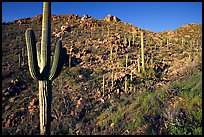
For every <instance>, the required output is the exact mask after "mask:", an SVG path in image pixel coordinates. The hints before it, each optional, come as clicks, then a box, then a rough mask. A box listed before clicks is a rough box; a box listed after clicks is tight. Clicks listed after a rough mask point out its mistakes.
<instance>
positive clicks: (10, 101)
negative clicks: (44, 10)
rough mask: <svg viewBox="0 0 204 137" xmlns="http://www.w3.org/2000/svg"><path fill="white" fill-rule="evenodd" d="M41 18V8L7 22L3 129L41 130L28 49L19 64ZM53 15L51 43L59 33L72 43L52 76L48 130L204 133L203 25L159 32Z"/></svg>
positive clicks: (65, 42) (107, 20)
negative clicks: (30, 15)
mask: <svg viewBox="0 0 204 137" xmlns="http://www.w3.org/2000/svg"><path fill="white" fill-rule="evenodd" d="M19 22H21V24H20V25H19ZM41 23H42V15H37V16H36V17H34V18H28V19H20V21H19V20H16V21H13V22H9V23H2V131H3V134H11V135H24V134H26V135H27V134H28V135H38V134H39V133H40V124H39V116H38V115H39V106H38V105H39V101H38V96H39V95H38V92H37V91H38V83H37V82H36V81H35V80H32V79H31V77H30V74H29V69H28V57H27V53H24V65H21V68H20V69H19V67H18V66H19V58H18V57H19V53H20V52H21V51H22V48H24V49H25V46H26V43H25V37H24V33H25V31H26V29H27V28H29V27H31V28H33V29H34V31H35V34H36V41H40V36H41V31H42V30H41ZM51 23H52V30H51V34H52V37H51V44H52V45H51V49H52V50H54V44H55V43H56V40H57V37H58V36H59V37H58V38H60V37H62V45H63V47H64V48H66V49H67V57H66V62H65V65H64V67H63V68H62V72H61V74H60V75H59V77H58V78H57V79H56V80H55V81H53V82H52V87H53V89H52V91H53V95H52V96H53V101H52V110H51V114H52V119H51V134H54V135H81V134H82V135H89V134H91V135H101V134H110V135H115V134H116V135H117V134H118V135H202V25H199V24H186V25H184V26H181V27H180V28H178V29H176V30H174V31H164V32H160V33H154V32H151V31H147V30H142V29H140V28H138V27H135V26H132V25H131V24H127V23H124V22H122V21H120V20H115V21H114V20H110V18H109V17H106V18H104V19H101V20H97V19H94V18H92V17H89V16H84V17H79V16H78V15H74V14H66V15H61V16H56V15H52V22H51ZM62 26H64V27H63V30H61V27H62ZM14 28H15V29H14ZM133 32H134V33H133ZM141 32H143V42H142V41H141V36H140V34H141ZM169 33H171V34H172V35H169ZM141 43H143V47H142V48H141ZM19 45H21V48H19V47H20V46H19ZM11 49H12V50H11ZM8 53H9V54H8ZM141 53H142V54H141ZM70 55H71V58H70ZM51 56H52V58H53V55H51ZM142 56H143V57H142ZM21 64H22V62H21ZM143 67H145V73H143V72H144V69H143Z"/></svg>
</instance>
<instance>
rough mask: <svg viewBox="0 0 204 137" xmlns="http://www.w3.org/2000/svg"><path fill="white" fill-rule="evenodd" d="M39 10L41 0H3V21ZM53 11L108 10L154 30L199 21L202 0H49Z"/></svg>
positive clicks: (95, 15)
mask: <svg viewBox="0 0 204 137" xmlns="http://www.w3.org/2000/svg"><path fill="white" fill-rule="evenodd" d="M37 14H42V2H2V22H9V21H12V20H17V19H20V18H24V17H31V18H33V17H35V16H36V15H37ZM52 14H57V15H61V14H77V15H79V16H83V15H84V14H88V15H89V16H92V17H93V18H96V19H102V18H104V17H106V16H107V15H108V14H112V15H114V16H117V17H118V18H120V19H121V20H122V21H123V22H127V23H129V24H132V25H134V26H137V27H140V28H141V29H149V30H151V31H154V32H161V31H165V30H174V29H177V28H178V27H180V26H182V25H184V24H189V23H197V24H202V2H52Z"/></svg>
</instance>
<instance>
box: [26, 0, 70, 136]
mask: <svg viewBox="0 0 204 137" xmlns="http://www.w3.org/2000/svg"><path fill="white" fill-rule="evenodd" d="M25 38H26V45H27V54H28V66H29V71H30V74H31V76H32V78H34V79H37V80H38V81H39V106H40V134H41V135H49V134H50V124H51V100H52V81H53V80H54V79H55V78H57V77H58V76H59V74H60V71H61V69H62V67H63V64H64V57H65V54H66V49H65V48H62V42H61V40H58V41H57V43H56V47H55V53H54V58H53V64H52V66H51V67H50V63H51V57H50V56H51V39H50V38H51V3H50V2H44V3H43V20H42V39H41V43H37V44H36V40H35V34H34V31H33V29H32V28H28V29H27V30H26V32H25ZM36 49H37V52H36ZM38 67H39V68H40V69H39V68H38Z"/></svg>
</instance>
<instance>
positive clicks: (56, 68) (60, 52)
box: [49, 40, 66, 81]
mask: <svg viewBox="0 0 204 137" xmlns="http://www.w3.org/2000/svg"><path fill="white" fill-rule="evenodd" d="M65 54H66V49H65V48H62V42H61V40H58V41H57V44H56V47H55V54H54V59H53V63H52V67H51V70H50V76H49V80H50V81H53V80H54V79H55V78H57V77H58V76H59V74H60V72H61V70H62V67H63V64H64V56H65Z"/></svg>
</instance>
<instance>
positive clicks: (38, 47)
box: [36, 42, 41, 68]
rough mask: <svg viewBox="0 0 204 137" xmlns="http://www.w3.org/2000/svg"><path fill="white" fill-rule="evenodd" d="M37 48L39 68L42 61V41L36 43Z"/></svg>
mask: <svg viewBox="0 0 204 137" xmlns="http://www.w3.org/2000/svg"><path fill="white" fill-rule="evenodd" d="M36 49H37V59H38V66H39V68H40V63H41V61H40V55H41V54H40V50H41V43H40V42H37V44H36Z"/></svg>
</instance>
